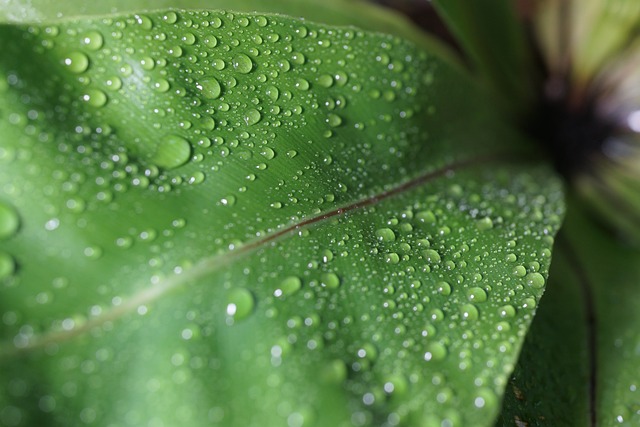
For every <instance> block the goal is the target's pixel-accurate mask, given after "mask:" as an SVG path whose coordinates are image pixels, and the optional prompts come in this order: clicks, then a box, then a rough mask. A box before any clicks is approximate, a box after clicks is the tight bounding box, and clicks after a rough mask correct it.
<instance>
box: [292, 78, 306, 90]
mask: <svg viewBox="0 0 640 427" xmlns="http://www.w3.org/2000/svg"><path fill="white" fill-rule="evenodd" d="M295 87H296V89H298V90H308V89H309V82H308V81H307V80H305V79H303V78H299V79H296V83H295Z"/></svg>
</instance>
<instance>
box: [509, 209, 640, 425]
mask: <svg viewBox="0 0 640 427" xmlns="http://www.w3.org/2000/svg"><path fill="white" fill-rule="evenodd" d="M581 210H584V206H582V205H580V204H579V203H575V204H574V205H572V209H570V210H569V213H568V218H567V222H566V227H565V228H563V231H562V233H561V235H560V237H559V238H558V243H557V248H556V249H555V251H554V261H553V264H552V268H551V278H550V280H549V286H548V287H549V289H548V291H547V293H546V294H545V297H544V300H543V301H544V303H543V304H542V305H541V306H540V310H539V311H538V313H537V314H536V318H535V321H534V322H533V325H532V327H531V331H530V334H529V335H528V336H527V339H526V341H525V346H524V347H523V352H522V355H521V358H520V360H519V362H518V366H517V368H516V370H515V373H514V378H513V379H512V383H511V384H510V386H508V387H507V393H506V397H505V405H504V409H503V411H504V412H503V415H502V417H501V418H502V420H501V422H500V423H499V425H505V426H507V425H514V421H520V422H521V423H523V424H522V425H529V426H552V425H553V426H557V425H622V426H633V425H637V424H638V421H639V420H640V418H639V412H638V411H639V410H640V407H639V406H638V401H639V399H638V393H640V391H638V386H639V384H640V375H639V374H638V369H637V367H638V364H639V362H640V353H639V351H638V349H639V345H640V333H639V332H638V331H640V316H638V310H637V307H638V304H640V300H639V296H638V277H639V276H640V262H639V261H640V252H639V251H638V250H637V249H632V248H628V247H624V246H622V245H620V244H619V243H616V242H615V241H614V240H612V239H611V236H610V235H609V234H608V233H606V232H604V231H603V230H602V229H601V228H600V226H599V225H598V224H597V223H595V222H594V221H593V220H592V219H591V218H589V217H587V216H586V215H584V213H582V212H581ZM510 389H511V390H510ZM549 390H553V391H554V392H553V399H549ZM524 423H526V424H524Z"/></svg>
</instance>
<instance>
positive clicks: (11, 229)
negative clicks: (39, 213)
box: [0, 201, 20, 240]
mask: <svg viewBox="0 0 640 427" xmlns="http://www.w3.org/2000/svg"><path fill="white" fill-rule="evenodd" d="M18 227H20V217H19V216H18V212H16V210H15V209H14V208H13V207H12V206H9V205H8V204H6V203H3V202H2V201H0V240H4V239H8V238H9V237H12V236H13V235H14V234H16V233H17V231H18Z"/></svg>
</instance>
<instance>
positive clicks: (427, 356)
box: [424, 342, 447, 362]
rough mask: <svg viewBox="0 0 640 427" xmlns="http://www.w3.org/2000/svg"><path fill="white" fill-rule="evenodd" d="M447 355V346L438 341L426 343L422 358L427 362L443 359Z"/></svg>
mask: <svg viewBox="0 0 640 427" xmlns="http://www.w3.org/2000/svg"><path fill="white" fill-rule="evenodd" d="M445 357H447V347H445V346H444V344H441V343H439V342H431V343H429V344H427V347H426V351H425V353H424V360H426V361H427V362H431V361H438V360H443V359H444V358H445Z"/></svg>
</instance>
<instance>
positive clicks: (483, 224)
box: [476, 217, 493, 231]
mask: <svg viewBox="0 0 640 427" xmlns="http://www.w3.org/2000/svg"><path fill="white" fill-rule="evenodd" d="M476 227H477V228H478V230H480V231H485V230H489V229H492V228H493V220H491V218H489V217H484V218H482V219H480V220H478V221H477V222H476Z"/></svg>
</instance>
